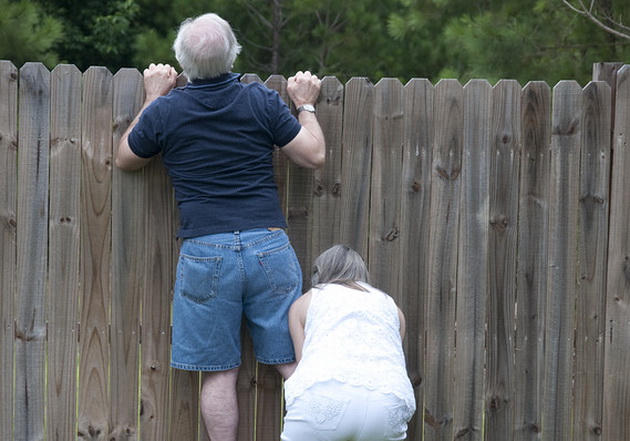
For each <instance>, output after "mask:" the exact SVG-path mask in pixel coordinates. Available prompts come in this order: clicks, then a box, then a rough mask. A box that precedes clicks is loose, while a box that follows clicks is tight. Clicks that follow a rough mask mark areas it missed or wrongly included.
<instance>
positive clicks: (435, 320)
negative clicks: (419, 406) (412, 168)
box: [424, 80, 464, 441]
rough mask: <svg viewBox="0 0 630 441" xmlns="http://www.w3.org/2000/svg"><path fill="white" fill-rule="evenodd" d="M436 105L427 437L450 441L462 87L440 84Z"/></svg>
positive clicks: (429, 252)
mask: <svg viewBox="0 0 630 441" xmlns="http://www.w3.org/2000/svg"><path fill="white" fill-rule="evenodd" d="M434 104H435V107H434V113H435V139H434V141H433V142H434V146H435V149H434V151H433V160H432V168H433V170H432V181H431V223H430V226H429V228H430V230H431V236H430V241H429V249H428V250H427V253H426V255H427V258H428V259H429V274H428V277H429V280H428V283H429V290H428V292H427V299H426V311H425V314H426V321H425V323H426V326H427V328H426V347H427V349H426V359H425V360H426V361H425V379H426V381H425V416H424V420H425V428H424V433H425V439H426V440H427V441H434V440H435V441H438V440H440V441H446V440H451V439H453V437H454V435H455V434H454V430H453V410H454V409H453V406H454V400H455V396H454V393H455V390H454V370H455V364H454V363H455V358H454V357H455V307H456V296H457V251H458V245H457V244H458V241H459V232H458V228H459V214H460V205H461V203H460V193H461V186H462V183H461V181H462V180H461V170H462V149H463V128H464V91H463V88H462V86H461V84H459V82H458V81H455V80H441V81H440V82H439V83H438V84H437V85H436V87H435V101H434Z"/></svg>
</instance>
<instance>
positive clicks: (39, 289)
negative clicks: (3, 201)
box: [13, 63, 50, 440]
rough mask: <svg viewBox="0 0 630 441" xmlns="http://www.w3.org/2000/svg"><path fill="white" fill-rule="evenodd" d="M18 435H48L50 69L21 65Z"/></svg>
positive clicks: (25, 438) (16, 438)
mask: <svg viewBox="0 0 630 441" xmlns="http://www.w3.org/2000/svg"><path fill="white" fill-rule="evenodd" d="M19 92H20V100H19V144H18V201H17V204H18V205H17V219H18V223H17V244H18V247H17V268H16V270H17V290H16V298H15V307H16V321H15V363H16V366H15V409H14V412H15V415H14V417H15V432H14V435H13V439H14V440H31V439H43V438H44V431H45V427H44V422H45V409H44V406H45V401H46V389H45V384H46V378H45V372H46V309H45V308H46V283H45V282H46V267H47V257H48V190H49V187H48V166H49V160H50V155H49V148H50V72H49V71H48V69H46V68H45V67H44V65H43V64H41V63H26V64H25V65H24V66H22V68H21V69H20V86H19Z"/></svg>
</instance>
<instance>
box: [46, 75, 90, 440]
mask: <svg viewBox="0 0 630 441" xmlns="http://www.w3.org/2000/svg"><path fill="white" fill-rule="evenodd" d="M81 77H82V75H81V72H80V71H79V69H77V68H76V66H73V65H59V66H57V67H56V68H55V69H54V70H53V71H52V75H51V118H50V119H51V122H50V138H51V145H50V221H49V229H50V234H49V253H48V255H49V259H48V273H49V274H48V279H49V290H50V293H49V302H48V303H49V305H50V306H49V308H50V311H49V319H48V366H49V368H48V382H49V384H54V385H55V387H49V388H48V401H49V402H50V403H58V404H57V405H55V406H49V407H48V414H47V415H48V427H47V432H48V439H51V440H62V439H72V438H74V437H76V427H75V421H76V417H75V415H76V390H77V389H76V388H77V362H78V360H77V348H78V338H77V336H78V324H79V315H78V314H79V311H78V310H79V298H80V297H79V294H80V283H79V281H80V280H81V279H80V277H81V274H80V260H81V259H80V249H81V248H80V247H81V243H80V241H81V230H80V226H81V79H82V78H81ZM53 256H54V257H53Z"/></svg>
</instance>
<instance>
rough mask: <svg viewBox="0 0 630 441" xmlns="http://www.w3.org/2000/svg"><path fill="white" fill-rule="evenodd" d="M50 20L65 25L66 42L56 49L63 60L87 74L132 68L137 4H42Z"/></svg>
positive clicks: (45, 0) (64, 0)
mask: <svg viewBox="0 0 630 441" xmlns="http://www.w3.org/2000/svg"><path fill="white" fill-rule="evenodd" d="M39 1H40V3H41V4H42V6H43V7H44V8H45V10H46V12H47V13H48V14H49V16H52V17H55V18H56V19H57V20H59V21H60V22H61V23H62V24H63V38H61V39H60V40H58V41H57V43H56V44H55V45H54V46H53V50H55V51H56V52H57V54H58V56H59V58H60V59H61V61H63V62H66V63H72V64H75V65H76V66H77V67H79V69H81V70H85V69H87V68H88V67H89V66H94V65H99V66H106V67H108V68H109V69H110V70H112V71H116V70H118V69H119V68H120V67H123V66H132V64H133V63H132V59H133V54H134V50H135V49H134V42H135V36H136V33H137V27H136V26H135V17H136V15H137V13H138V5H137V3H136V1H135V0H111V1H106V2H103V1H101V0H39Z"/></svg>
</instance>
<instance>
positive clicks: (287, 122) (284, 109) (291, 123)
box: [272, 93, 302, 147]
mask: <svg viewBox="0 0 630 441" xmlns="http://www.w3.org/2000/svg"><path fill="white" fill-rule="evenodd" d="M273 96H274V98H275V99H274V102H273V105H274V107H275V112H276V118H275V124H274V125H273V128H272V130H273V138H274V144H275V145H277V146H278V147H284V146H285V145H287V144H288V143H289V142H291V141H293V139H294V138H295V137H296V136H297V134H298V133H299V132H300V129H301V128H302V126H301V124H300V123H299V121H298V120H297V118H296V117H295V116H293V115H292V114H291V110H290V109H289V106H287V105H286V103H285V102H284V101H283V100H282V98H281V97H280V95H279V94H278V93H274V94H273Z"/></svg>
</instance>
